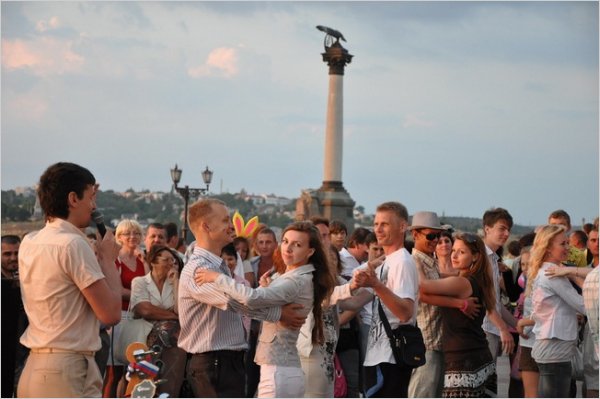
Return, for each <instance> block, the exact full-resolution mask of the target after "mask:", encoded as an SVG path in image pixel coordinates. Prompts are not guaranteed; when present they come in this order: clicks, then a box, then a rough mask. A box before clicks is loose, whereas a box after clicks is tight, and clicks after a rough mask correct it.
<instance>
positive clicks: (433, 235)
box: [421, 231, 442, 241]
mask: <svg viewBox="0 0 600 399" xmlns="http://www.w3.org/2000/svg"><path fill="white" fill-rule="evenodd" d="M421 234H423V233H421ZM423 235H424V236H425V238H427V241H433V240H439V239H440V236H441V235H442V233H440V232H439V231H438V232H437V233H427V234H423Z"/></svg>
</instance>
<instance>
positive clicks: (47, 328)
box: [19, 219, 104, 351]
mask: <svg viewBox="0 0 600 399" xmlns="http://www.w3.org/2000/svg"><path fill="white" fill-rule="evenodd" d="M19 273H20V280H21V295H22V297H23V305H24V306H25V312H26V313H27V317H28V318H29V326H28V327H27V330H25V333H24V334H23V335H22V336H21V343H22V344H23V345H25V346H26V347H28V348H56V349H68V350H75V351H97V350H99V349H100V346H101V344H100V337H99V335H98V331H99V329H100V322H99V321H98V319H97V318H96V315H95V314H94V311H93V310H92V308H91V306H90V305H89V304H88V302H87V301H86V299H85V297H84V296H83V294H82V293H81V291H82V290H83V289H85V288H87V287H89V286H90V285H92V284H93V283H95V282H96V281H98V280H100V279H102V278H104V274H103V273H102V269H101V268H100V265H99V264H98V260H97V259H96V256H95V255H94V251H93V250H92V246H91V244H90V243H89V241H88V240H87V238H86V237H85V235H84V234H83V233H82V232H81V230H79V229H78V228H77V227H75V226H74V225H73V224H71V223H69V222H67V221H66V220H63V219H55V220H53V221H52V222H48V223H46V226H45V227H44V228H43V229H42V230H40V231H37V232H33V233H31V234H28V235H27V236H26V237H25V238H24V239H23V242H22V243H21V247H20V248H19Z"/></svg>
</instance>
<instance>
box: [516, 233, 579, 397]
mask: <svg viewBox="0 0 600 399" xmlns="http://www.w3.org/2000/svg"><path fill="white" fill-rule="evenodd" d="M565 230H566V229H565V227H564V226H562V225H547V226H543V227H542V228H541V229H539V231H538V232H537V234H536V236H535V241H534V242H533V250H532V252H531V260H530V264H529V281H528V284H531V285H532V302H533V313H532V316H533V317H532V318H533V321H534V322H535V325H534V327H533V333H534V334H535V337H536V339H535V343H534V344H533V349H532V351H531V356H532V357H533V358H534V359H535V361H536V362H537V364H538V367H539V369H540V380H539V385H538V395H539V397H542V398H566V397H568V396H569V388H570V384H571V358H572V357H573V354H574V351H575V345H576V342H577V313H582V314H584V313H585V309H584V306H583V298H582V297H581V295H579V294H578V293H577V291H575V288H573V286H572V285H571V283H570V282H569V280H568V279H566V278H564V277H561V278H550V276H548V275H546V271H547V270H548V269H549V268H552V267H554V268H557V267H558V268H560V267H564V266H562V262H563V261H564V260H566V259H567V256H568V254H569V240H568V238H567V235H566V234H565Z"/></svg>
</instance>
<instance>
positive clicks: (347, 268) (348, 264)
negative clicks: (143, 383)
mask: <svg viewBox="0 0 600 399" xmlns="http://www.w3.org/2000/svg"><path fill="white" fill-rule="evenodd" d="M340 259H341V261H342V273H341V275H342V276H344V277H352V272H354V269H356V268H357V267H358V266H360V263H358V261H357V260H356V258H355V257H354V255H352V254H351V253H350V252H349V251H348V250H347V249H346V248H342V250H341V251H340Z"/></svg>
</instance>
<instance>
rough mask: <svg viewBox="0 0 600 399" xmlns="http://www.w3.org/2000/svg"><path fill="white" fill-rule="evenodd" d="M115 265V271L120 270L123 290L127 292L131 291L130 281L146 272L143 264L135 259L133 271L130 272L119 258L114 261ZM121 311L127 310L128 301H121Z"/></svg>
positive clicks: (138, 259)
mask: <svg viewBox="0 0 600 399" xmlns="http://www.w3.org/2000/svg"><path fill="white" fill-rule="evenodd" d="M115 265H116V266H117V270H119V269H120V270H121V284H123V287H124V288H127V289H128V290H130V289H131V280H133V279H134V278H135V277H140V276H144V275H145V274H146V271H145V270H144V262H142V260H141V259H140V258H136V259H135V271H134V272H132V271H131V269H130V268H129V267H127V265H125V263H123V262H121V260H120V259H119V258H117V259H116V260H115ZM121 309H123V310H127V309H129V301H126V300H123V301H122V303H121Z"/></svg>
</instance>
